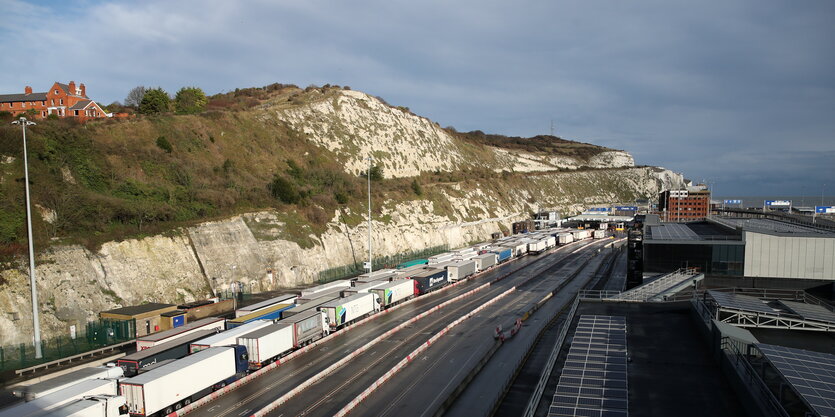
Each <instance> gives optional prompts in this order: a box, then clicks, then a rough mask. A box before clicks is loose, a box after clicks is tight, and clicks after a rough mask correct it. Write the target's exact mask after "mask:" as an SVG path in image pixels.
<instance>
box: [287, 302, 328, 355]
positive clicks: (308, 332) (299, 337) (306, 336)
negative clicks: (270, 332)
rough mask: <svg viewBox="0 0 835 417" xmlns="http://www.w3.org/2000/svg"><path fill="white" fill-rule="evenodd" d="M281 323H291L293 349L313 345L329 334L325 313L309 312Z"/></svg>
mask: <svg viewBox="0 0 835 417" xmlns="http://www.w3.org/2000/svg"><path fill="white" fill-rule="evenodd" d="M281 322H283V323H293V325H294V326H295V334H294V336H293V347H294V348H296V349H298V348H300V347H302V346H304V345H307V344H310V343H313V342H315V341H317V340H319V339H321V338H323V337H325V336H327V335H328V333H330V326H328V323H327V321H326V318H325V313H322V312H321V311H316V310H309V311H305V312H301V313H299V314H296V315H294V316H293V317H289V318H286V319H284V320H282V321H281Z"/></svg>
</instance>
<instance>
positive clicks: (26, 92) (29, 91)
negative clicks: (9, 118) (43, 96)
mask: <svg viewBox="0 0 835 417" xmlns="http://www.w3.org/2000/svg"><path fill="white" fill-rule="evenodd" d="M23 92H24V94H26V95H29V94H32V87H30V86H28V85H27V86H26V88H24V89H23Z"/></svg>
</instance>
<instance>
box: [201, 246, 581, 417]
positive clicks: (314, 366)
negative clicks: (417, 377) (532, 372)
mask: <svg viewBox="0 0 835 417" xmlns="http://www.w3.org/2000/svg"><path fill="white" fill-rule="evenodd" d="M578 246H579V245H578ZM578 246H568V247H564V248H560V249H558V251H559V252H557V253H562V252H567V251H568V250H573V248H576V247H578ZM538 259H539V258H537V257H530V256H526V257H523V258H521V259H519V260H516V261H514V262H512V263H507V264H504V265H500V266H499V267H498V268H495V269H493V270H491V271H488V272H487V273H485V274H482V275H481V276H479V277H478V278H476V279H473V280H471V281H468V282H465V283H463V284H461V285H458V286H456V287H454V288H449V289H446V290H443V291H440V292H436V293H433V294H430V295H427V296H422V297H419V299H418V300H417V301H415V302H413V303H411V304H409V305H406V306H403V307H400V308H398V309H396V310H394V311H391V312H389V313H387V314H383V315H380V316H379V317H376V318H375V319H373V320H370V321H368V322H366V323H363V324H360V325H356V326H352V327H351V328H350V329H349V331H347V332H340V333H338V334H337V335H336V336H335V337H332V338H330V339H329V340H327V341H326V342H324V343H323V344H321V345H319V346H317V347H316V348H315V349H313V350H311V351H309V352H307V353H305V354H303V355H301V356H299V357H296V358H294V359H293V360H291V361H288V362H286V363H284V364H282V365H281V366H280V367H278V368H277V369H275V370H273V371H271V372H268V373H266V374H264V375H263V376H261V377H259V378H257V379H255V380H253V381H252V382H250V383H248V384H245V385H243V386H241V387H240V388H238V389H236V390H234V391H232V392H230V393H228V394H226V395H224V396H223V397H220V398H218V399H217V400H215V401H213V402H211V403H209V404H207V405H205V406H203V407H201V408H199V409H197V410H195V411H194V412H192V413H191V414H190V415H206V416H245V415H249V414H251V413H253V412H255V411H257V410H260V409H262V408H264V407H265V406H267V405H268V404H270V403H271V402H273V401H274V400H275V399H277V398H279V397H281V396H282V395H284V394H286V393H287V392H289V391H290V390H292V389H293V388H295V387H296V386H297V385H299V384H301V383H302V382H304V381H306V380H308V379H310V378H311V377H313V376H314V375H316V374H318V373H320V372H321V371H322V370H324V369H326V368H327V367H328V366H330V365H331V364H333V363H335V362H337V361H339V360H340V359H341V358H343V357H345V356H346V355H347V354H349V353H351V352H353V351H354V350H356V349H358V348H359V347H361V346H363V345H365V344H366V343H368V342H370V341H372V340H374V339H376V338H378V337H379V335H381V334H383V333H385V332H386V331H388V330H389V329H392V328H393V327H395V326H397V325H399V324H400V323H402V322H404V321H406V320H408V319H409V318H411V317H413V316H415V315H417V314H420V313H421V312H424V311H426V310H429V309H431V308H432V307H434V306H436V305H438V304H440V303H442V302H444V301H446V300H449V299H451V298H454V297H456V296H458V295H460V294H462V293H465V292H467V291H470V290H472V289H473V288H476V287H478V286H481V285H483V284H484V283H486V282H488V281H491V280H493V279H495V278H497V277H499V276H501V275H503V274H506V273H508V272H509V271H512V270H514V269H517V268H520V267H523V266H525V265H529V264H531V263H534V262H536V261H537V260H538ZM537 264H538V263H537ZM534 268H536V266H535V267H534ZM527 269H530V268H526V269H523V271H525V270H527ZM509 282H510V280H504V281H500V284H501V285H496V286H491V287H494V288H496V289H499V288H502V287H505V288H506V286H509V285H512V284H508V283H509ZM502 283H504V284H502ZM492 289H493V288H491V290H492ZM490 293H491V292H490V291H482V292H480V293H477V294H478V295H476V296H474V297H468V298H467V300H473V299H474V298H476V297H485V294H490ZM493 294H495V293H493ZM479 299H481V298H479ZM456 307H457V306H450V308H445V309H442V310H450V309H452V308H456ZM462 314H463V313H462ZM436 315H437V314H432V315H430V316H429V317H427V318H425V319H424V320H421V321H420V322H426V323H427V324H424V323H420V324H416V325H417V326H422V327H421V328H422V329H426V330H423V331H426V332H431V331H432V329H433V328H434V327H433V326H432V323H435V325H440V321H438V320H434V318H435V316H436ZM427 319H428V321H427ZM403 334H406V332H403V331H400V332H397V333H395V336H394V337H392V338H391V340H389V341H384V342H381V343H380V344H378V345H377V346H375V347H374V349H372V350H371V351H370V352H368V353H367V354H365V355H362V356H361V358H363V357H368V358H374V357H375V356H376V357H381V356H383V355H382V354H377V353H376V349H384V348H385V347H386V346H387V345H388V344H391V343H395V344H396V343H397V338H403V339H404V340H405V339H406V337H404V336H402V335H403ZM424 340H425V339H424ZM412 341H414V340H412ZM404 355H405V354H404ZM401 357H402V355H401ZM398 360H399V359H398ZM353 362H356V361H351V363H353ZM379 366H380V367H382V366H385V365H379ZM376 367H377V366H375V369H376ZM380 369H382V368H380ZM340 371H341V369H337V370H336V371H335V373H334V374H331V375H329V376H328V377H326V378H325V379H323V380H322V381H321V382H320V384H315V385H313V386H312V387H310V389H309V390H306V391H304V392H302V393H301V394H300V395H298V396H297V397H296V398H295V399H294V400H292V401H295V400H298V401H297V402H293V403H288V404H286V405H285V406H282V407H281V408H280V409H279V410H278V413H276V414H275V415H282V414H283V415H298V414H294V413H285V412H284V411H283V410H285V409H287V410H289V409H290V408H292V407H295V409H299V408H301V409H302V410H301V411H305V410H306V409H307V408H309V406H310V404H309V403H311V402H316V401H311V399H313V398H316V399H317V400H318V399H319V398H320V397H322V396H323V395H326V394H327V393H329V392H331V391H330V388H321V387H318V388H317V386H319V385H321V386H322V387H324V386H326V385H323V384H322V383H326V382H328V381H339V379H338V378H339V377H340V375H341V374H339V375H337V374H338V373H339V372H340ZM342 382H344V380H343V381H342ZM342 382H340V383H342ZM363 389H364V388H363ZM300 403H303V404H305V405H304V406H302V405H298V404H300ZM294 404H295V405H294ZM311 411H315V410H311ZM317 415H318V413H317ZM322 415H324V414H322Z"/></svg>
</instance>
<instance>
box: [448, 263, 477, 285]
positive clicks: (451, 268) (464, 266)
mask: <svg viewBox="0 0 835 417" xmlns="http://www.w3.org/2000/svg"><path fill="white" fill-rule="evenodd" d="M446 271H447V279H449V281H450V282H455V281H458V280H461V279H464V278H467V277H468V276H470V275H472V274H475V261H458V262H453V263H451V264H449V265H447V266H446Z"/></svg>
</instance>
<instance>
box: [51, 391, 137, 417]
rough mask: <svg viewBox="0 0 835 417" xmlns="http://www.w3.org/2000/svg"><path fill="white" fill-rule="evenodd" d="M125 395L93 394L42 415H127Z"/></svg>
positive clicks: (89, 416) (71, 416) (94, 416)
mask: <svg viewBox="0 0 835 417" xmlns="http://www.w3.org/2000/svg"><path fill="white" fill-rule="evenodd" d="M120 409H124V410H126V409H127V406H126V405H125V397H122V396H121V395H94V396H89V397H86V398H84V399H82V400H76V401H74V402H71V403H69V404H66V405H63V406H61V407H58V408H55V409H53V410H52V411H50V412H49V414H45V415H43V416H44V417H119V416H120V415H127V411H125V413H124V414H123V413H122V410H120Z"/></svg>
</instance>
